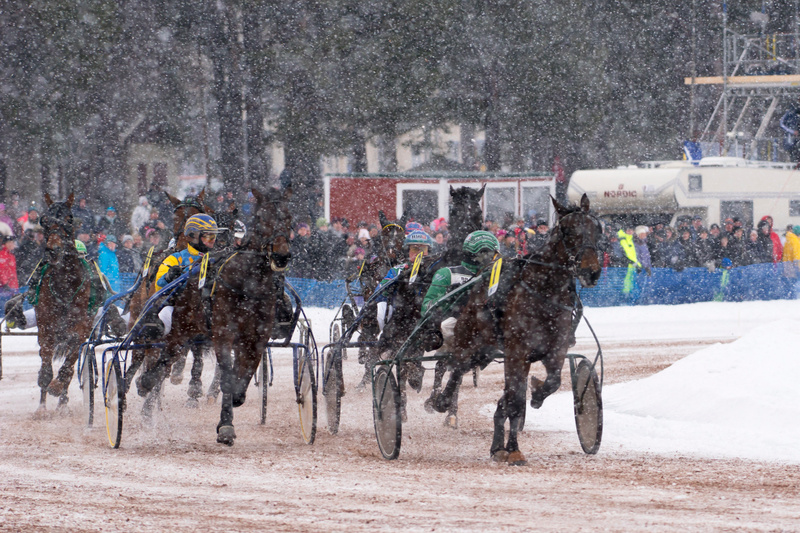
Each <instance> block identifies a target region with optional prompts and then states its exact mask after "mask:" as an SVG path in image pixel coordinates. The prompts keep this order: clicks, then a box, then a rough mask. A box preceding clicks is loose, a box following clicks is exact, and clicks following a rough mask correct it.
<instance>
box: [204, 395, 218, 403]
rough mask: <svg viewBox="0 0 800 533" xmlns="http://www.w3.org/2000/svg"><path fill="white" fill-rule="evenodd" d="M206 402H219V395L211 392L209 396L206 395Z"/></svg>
mask: <svg viewBox="0 0 800 533" xmlns="http://www.w3.org/2000/svg"><path fill="white" fill-rule="evenodd" d="M206 403H207V404H208V405H214V404H216V403H217V397H216V396H214V395H213V394H209V395H208V396H206Z"/></svg>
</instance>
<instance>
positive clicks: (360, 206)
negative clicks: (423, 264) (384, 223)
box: [324, 172, 555, 224]
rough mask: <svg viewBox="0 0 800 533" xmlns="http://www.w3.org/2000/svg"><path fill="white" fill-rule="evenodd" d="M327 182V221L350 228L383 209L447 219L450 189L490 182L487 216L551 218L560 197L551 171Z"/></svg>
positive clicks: (351, 177)
mask: <svg viewBox="0 0 800 533" xmlns="http://www.w3.org/2000/svg"><path fill="white" fill-rule="evenodd" d="M324 181H325V218H327V219H328V220H330V219H331V218H332V217H344V218H346V219H347V220H348V221H349V222H350V223H351V224H352V223H358V222H361V221H365V222H368V223H373V222H376V221H377V220H378V211H383V212H384V213H385V214H386V216H387V217H389V218H400V217H401V216H402V215H403V213H404V212H405V213H408V215H409V217H411V218H412V219H413V220H417V221H419V222H422V223H429V222H430V221H431V220H434V219H436V218H439V217H445V218H447V216H448V212H449V206H448V202H449V199H450V192H449V191H450V187H451V186H452V187H455V188H458V187H475V188H479V187H481V186H483V185H484V184H486V192H485V193H484V195H483V214H484V218H491V219H492V220H497V221H501V222H502V220H503V219H504V218H507V217H508V216H512V217H514V218H518V217H522V218H525V219H526V220H527V219H529V218H545V219H547V220H548V221H549V220H550V215H551V213H552V203H551V202H550V196H551V195H552V196H555V177H554V175H553V173H552V172H526V173H494V172H403V173H384V174H328V175H326V176H325V178H324Z"/></svg>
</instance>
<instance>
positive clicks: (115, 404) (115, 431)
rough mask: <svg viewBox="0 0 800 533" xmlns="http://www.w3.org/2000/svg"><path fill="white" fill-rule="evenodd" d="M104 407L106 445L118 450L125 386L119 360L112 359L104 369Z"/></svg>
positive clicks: (120, 437)
mask: <svg viewBox="0 0 800 533" xmlns="http://www.w3.org/2000/svg"><path fill="white" fill-rule="evenodd" d="M103 400H104V402H105V406H106V432H107V433H108V443H109V444H110V445H111V446H112V447H113V448H119V444H120V442H121V441H122V411H123V405H124V404H125V384H124V383H123V382H122V371H121V370H120V367H119V360H118V359H117V358H116V357H114V358H112V359H111V362H110V363H109V364H108V367H107V368H106V389H105V393H104V398H103Z"/></svg>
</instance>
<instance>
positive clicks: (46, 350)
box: [34, 342, 53, 417]
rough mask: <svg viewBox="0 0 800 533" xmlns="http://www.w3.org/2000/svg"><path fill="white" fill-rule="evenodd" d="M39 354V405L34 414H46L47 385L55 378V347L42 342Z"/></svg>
mask: <svg viewBox="0 0 800 533" xmlns="http://www.w3.org/2000/svg"><path fill="white" fill-rule="evenodd" d="M39 356H40V357H41V359H42V366H41V367H40V368H39V379H38V381H37V383H38V385H39V390H40V395H39V407H38V408H37V409H36V413H35V414H34V416H37V417H39V416H44V415H45V414H46V412H47V387H48V386H49V385H50V382H51V381H52V380H53V348H52V345H50V344H49V343H46V342H42V344H41V347H40V348H39Z"/></svg>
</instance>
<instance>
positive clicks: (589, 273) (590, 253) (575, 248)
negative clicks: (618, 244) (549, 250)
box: [550, 194, 603, 287]
mask: <svg viewBox="0 0 800 533" xmlns="http://www.w3.org/2000/svg"><path fill="white" fill-rule="evenodd" d="M551 199H552V201H553V205H554V206H555V208H556V213H557V214H558V222H557V223H556V226H555V227H554V228H553V231H552V232H551V233H550V243H551V245H555V246H557V247H558V245H559V244H560V245H561V247H560V248H557V249H558V250H559V251H560V252H561V253H562V254H563V256H564V257H563V259H564V261H565V262H566V264H567V266H568V267H569V269H570V271H572V272H573V273H574V274H575V275H576V276H577V277H578V280H579V281H580V282H581V285H583V286H584V287H594V286H595V285H596V284H597V280H599V279H600V274H601V273H602V270H603V266H602V261H601V260H600V251H599V243H600V240H601V239H602V238H603V227H602V226H601V224H600V221H599V220H598V219H597V217H595V216H594V215H593V214H592V213H591V212H590V211H589V197H588V196H586V195H585V194H584V195H583V196H582V197H581V204H580V206H579V207H575V208H570V207H565V206H562V205H561V204H559V203H558V201H556V199H555V198H551Z"/></svg>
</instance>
